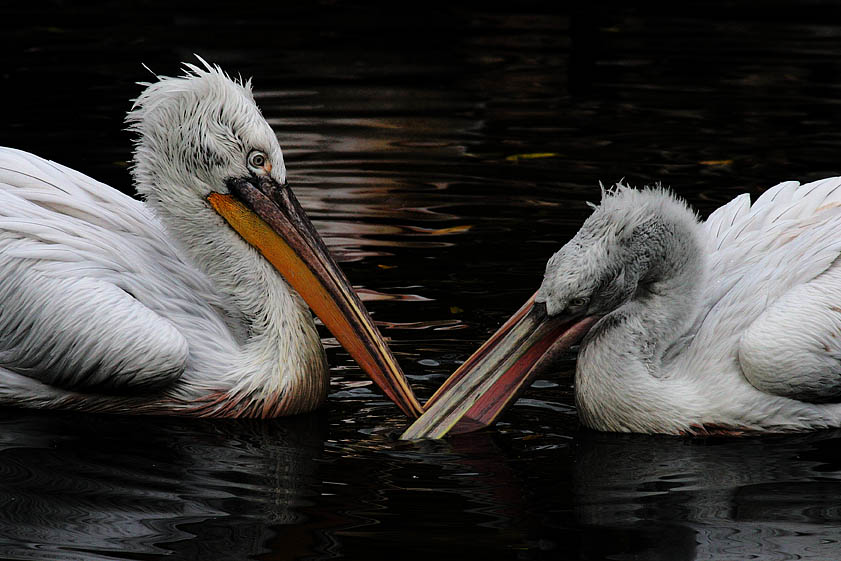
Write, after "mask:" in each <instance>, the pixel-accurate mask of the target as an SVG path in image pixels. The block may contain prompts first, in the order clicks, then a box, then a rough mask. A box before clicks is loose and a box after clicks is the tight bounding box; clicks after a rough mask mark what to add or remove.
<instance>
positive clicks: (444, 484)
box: [0, 1, 841, 561]
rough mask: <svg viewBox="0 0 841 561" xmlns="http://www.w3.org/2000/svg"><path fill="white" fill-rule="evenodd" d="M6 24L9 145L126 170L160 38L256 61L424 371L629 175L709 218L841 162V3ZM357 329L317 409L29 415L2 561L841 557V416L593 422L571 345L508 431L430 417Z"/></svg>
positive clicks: (8, 491)
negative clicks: (373, 363)
mask: <svg viewBox="0 0 841 561" xmlns="http://www.w3.org/2000/svg"><path fill="white" fill-rule="evenodd" d="M518 6H519V7H518ZM0 31H2V38H0V41H2V43H0V45H2V47H3V48H2V50H1V51H0V99H2V101H3V103H2V104H0V105H2V108H0V117H2V120H0V125H2V126H0V144H6V145H11V146H16V147H19V148H24V149H27V150H31V151H33V152H36V153H38V154H40V155H43V156H46V157H49V158H52V159H55V160H58V161H60V162H62V163H65V164H67V165H70V166H72V167H75V168H77V169H80V170H82V171H84V172H85V173H88V174H90V175H92V176H94V177H96V178H98V179H101V180H104V181H106V182H108V183H110V184H112V185H114V186H115V187H118V188H121V189H126V190H130V183H129V177H128V174H127V171H126V161H127V159H128V158H129V153H130V143H129V137H128V135H127V134H126V133H124V132H122V130H121V129H122V122H121V120H122V116H123V114H124V113H125V111H126V110H127V109H128V108H129V106H130V104H129V101H128V100H129V99H130V98H132V97H134V96H135V95H137V93H138V92H139V91H140V89H141V88H140V87H139V86H136V85H134V82H136V81H142V80H147V79H149V75H148V73H147V72H146V71H145V70H144V69H143V68H142V67H141V63H145V64H147V65H148V66H149V67H150V68H152V69H153V70H154V71H155V72H158V73H161V74H174V73H177V72H178V65H179V62H180V61H185V60H190V59H191V57H192V53H199V54H201V55H202V56H204V57H205V58H207V59H208V60H210V61H213V62H218V63H220V64H222V65H223V66H224V67H225V68H226V69H228V70H229V71H230V72H232V73H242V74H243V75H245V76H253V77H254V87H255V91H256V94H257V96H258V98H259V99H258V101H259V103H260V105H261V106H262V108H263V112H264V114H265V116H266V117H267V118H268V119H269V120H270V122H271V123H272V125H273V126H274V127H275V130H276V131H277V133H278V135H279V137H280V139H281V144H282V145H283V146H284V149H285V154H286V160H287V167H288V170H289V174H290V179H291V181H292V182H293V185H295V186H296V192H297V193H298V196H299V198H300V199H301V201H302V204H303V205H304V206H305V207H306V208H307V210H308V211H309V212H310V213H311V215H312V217H313V218H314V220H315V222H316V225H317V226H318V228H319V229H320V231H321V232H322V233H323V234H324V235H325V237H326V238H327V241H328V243H329V245H330V246H331V248H332V249H333V250H334V251H335V252H336V255H337V256H338V257H339V258H340V259H341V261H342V264H343V266H344V268H345V269H346V272H347V274H348V276H349V277H350V278H351V280H352V281H353V282H354V283H355V284H357V285H358V286H359V287H360V288H361V289H363V291H364V294H365V296H366V298H367V299H368V306H369V309H370V311H371V312H372V313H373V314H374V317H375V319H376V320H377V321H378V322H379V323H380V326H381V329H382V330H383V332H384V334H385V335H386V336H388V337H390V338H391V340H392V343H393V348H394V350H395V352H396V354H397V356H398V358H399V360H400V361H401V363H402V365H403V367H404V369H405V370H406V372H407V374H408V375H409V376H410V377H411V379H412V382H413V385H414V387H415V388H416V391H417V392H418V393H419V394H420V395H421V396H423V397H426V396H428V395H429V394H431V392H432V391H434V389H435V388H436V387H437V386H438V385H439V384H440V383H441V382H442V381H443V379H444V378H445V377H446V375H447V374H448V373H449V372H450V371H451V370H452V369H453V368H454V367H455V366H456V365H457V364H458V362H459V361H460V360H463V359H464V358H466V356H467V355H469V353H470V352H471V351H472V350H474V349H475V348H476V347H477V346H478V344H479V343H480V342H481V341H482V340H483V339H484V338H485V337H486V336H487V335H489V334H490V333H491V332H492V331H493V330H494V329H495V328H496V327H497V326H498V325H499V323H500V322H501V321H502V320H503V319H504V318H506V317H507V315H508V314H510V313H511V312H513V311H514V310H515V309H516V308H517V306H518V305H519V304H520V303H521V302H522V301H523V300H524V299H525V298H526V297H527V296H528V295H529V294H531V292H532V291H533V290H534V289H535V288H536V286H537V285H538V283H539V279H540V275H541V273H542V269H543V265H544V263H545V261H546V259H547V258H548V257H549V256H550V255H551V254H552V253H553V252H554V251H555V250H556V249H557V248H558V247H559V246H560V245H561V244H562V243H563V241H565V240H566V239H568V238H569V237H570V236H571V235H572V234H573V233H574V232H575V230H576V229H577V227H578V225H579V224H580V223H581V222H582V220H583V219H584V217H585V216H586V215H587V207H586V201H588V200H591V201H595V200H597V199H598V196H599V191H598V181H600V180H601V181H604V182H606V183H608V182H612V181H616V180H618V179H621V178H625V179H626V180H627V181H628V182H630V183H632V184H636V185H640V184H645V183H653V182H658V181H660V182H663V183H664V184H667V185H670V186H672V187H673V188H674V189H675V190H676V191H677V192H679V193H680V194H682V195H683V196H685V197H686V198H687V199H689V201H690V202H691V203H693V204H694V205H695V206H696V207H697V208H698V209H699V210H700V211H701V213H702V214H707V213H709V212H710V211H711V210H712V209H713V208H715V207H716V206H718V205H719V204H721V203H722V202H724V201H726V200H728V199H729V198H731V197H732V196H733V195H735V194H737V193H741V192H744V191H749V192H751V193H754V194H757V193H759V192H761V191H762V190H763V189H765V188H767V187H769V186H771V185H773V184H774V183H776V182H777V181H780V180H784V179H801V180H811V179H817V178H819V177H823V176H827V175H837V174H839V173H841V159H839V156H841V11H840V10H838V9H836V8H835V7H834V4H833V3H831V2H808V3H800V4H795V3H780V2H774V3H764V4H761V7H758V6H757V5H754V4H753V3H747V2H744V3H736V2H724V3H721V2H719V3H709V2H706V3H697V4H695V3H681V4H680V5H679V6H658V7H657V8H653V7H652V8H628V7H626V6H624V4H620V3H601V2H588V3H586V5H583V6H580V7H577V8H575V9H565V8H562V9H560V10H558V9H557V7H555V6H554V4H540V3H536V2H526V3H524V4H518V5H515V3H511V4H499V5H495V4H493V3H478V2H476V3H472V4H469V5H465V6H450V5H446V4H443V3H442V4H434V3H432V4H430V3H425V4H423V5H420V6H417V7H413V8H406V7H401V6H399V4H398V3H393V4H389V3H382V4H376V3H371V4H363V3H354V4H345V3H336V2H326V1H325V2H320V3H318V4H307V3H303V2H297V3H288V4H286V5H284V3H270V4H268V3H267V4H257V5H251V4H246V3H236V4H230V5H223V6H216V5H214V4H212V3H196V4H193V5H182V4H179V5H178V6H175V3H174V2H161V1H146V2H140V3H137V4H135V5H134V7H132V8H131V9H129V8H127V7H126V6H125V5H124V3H117V2H97V3H95V4H94V5H93V6H92V7H87V6H86V7H79V6H75V5H74V3H71V2H60V1H53V2H46V3H41V4H39V5H38V6H36V5H35V3H29V4H26V3H22V2H16V3H14V4H11V5H10V4H0ZM529 154H531V155H534V154H540V155H542V156H543V157H539V158H526V157H523V155H529ZM325 343H326V344H327V345H328V347H329V358H330V361H331V364H332V365H333V373H334V379H333V392H332V394H331V398H330V403H329V408H328V409H327V410H326V411H323V412H321V413H320V414H317V415H312V416H306V417H300V418H292V419H283V420H277V421H271V422H253V423H251V422H249V423H243V422H196V421H187V420H177V419H176V420H173V419H132V418H114V417H99V416H86V415H65V414H45V413H36V412H26V411H18V410H5V411H0V558H4V559H55V560H66V559H133V560H153V559H165V558H166V559H202V560H203V559H214V560H216V559H249V558H251V559H260V560H269V559H299V558H300V559H303V558H311V559H332V558H347V559H395V558H398V559H402V558H405V559H415V558H429V557H430V556H433V558H439V559H474V558H483V559H518V560H519V559H587V560H590V559H620V560H629V559H646V560H647V559H662V560H669V561H672V560H689V559H713V560H741V559H761V560H777V559H780V560H782V559H836V558H841V434H838V433H835V432H824V433H818V434H813V435H804V436H787V437H779V436H775V437H766V438H750V439H737V440H715V439H712V440H685V439H676V438H664V437H639V436H621V435H603V434H595V433H590V432H586V431H582V430H580V429H579V427H578V424H577V420H576V416H575V410H574V406H573V400H572V397H571V395H572V394H571V385H572V379H571V373H572V371H573V362H572V361H571V360H568V361H566V362H564V363H563V364H561V365H560V366H559V368H558V373H557V375H556V376H553V377H551V378H547V379H544V380H539V381H538V382H537V383H536V384H535V386H536V387H534V388H532V389H531V390H530V391H529V392H528V393H527V394H526V395H525V396H524V397H523V398H522V399H521V400H520V401H518V402H517V403H516V404H515V405H514V406H513V407H512V408H511V410H510V411H508V412H507V413H506V415H505V416H504V417H503V419H502V422H500V423H499V425H498V427H497V428H496V429H495V430H493V431H489V432H486V433H482V434H476V435H470V436H465V437H459V438H454V439H451V440H449V441H446V442H429V443H401V442H398V441H395V440H394V435H395V433H398V432H399V431H400V429H401V428H402V426H403V424H404V420H403V419H402V418H401V416H400V414H399V412H398V411H397V410H396V408H395V407H393V406H392V405H390V404H389V403H388V402H387V401H385V400H384V399H383V398H382V396H381V395H380V394H379V393H377V392H375V391H373V390H372V388H371V386H370V384H369V383H367V381H366V379H365V378H364V376H362V375H361V373H360V371H359V369H358V368H357V367H356V366H355V365H354V364H353V363H352V362H351V361H350V360H349V359H348V357H347V355H346V354H345V353H344V351H342V350H341V349H339V348H337V347H336V345H335V344H334V342H332V341H330V340H329V339H326V340H325Z"/></svg>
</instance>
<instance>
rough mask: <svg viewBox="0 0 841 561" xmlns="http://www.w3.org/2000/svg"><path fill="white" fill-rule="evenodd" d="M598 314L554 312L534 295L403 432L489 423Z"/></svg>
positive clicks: (426, 434)
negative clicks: (576, 315) (556, 314)
mask: <svg viewBox="0 0 841 561" xmlns="http://www.w3.org/2000/svg"><path fill="white" fill-rule="evenodd" d="M597 320H598V317H595V316H590V317H583V318H581V317H579V318H572V317H567V318H564V317H549V316H548V315H547V314H546V307H545V306H544V305H543V304H535V302H534V296H532V297H531V298H529V300H528V301H527V302H526V303H525V304H524V305H523V306H522V307H521V308H520V309H519V311H517V313H516V314H514V315H513V316H511V318H510V319H509V320H508V321H506V322H505V324H503V326H502V327H500V328H499V330H498V331H497V332H496V333H494V334H493V336H492V337H491V338H490V339H488V341H487V342H485V344H484V345H482V346H481V347H480V348H479V350H477V351H476V352H475V353H473V355H472V356H471V357H470V358H468V359H467V360H466V361H465V362H464V364H462V365H461V366H460V367H459V368H458V369H457V370H456V371H455V372H453V374H452V375H451V376H450V377H449V378H448V379H447V381H445V382H444V384H443V385H442V386H441V387H440V388H439V389H438V391H437V392H435V394H434V395H433V396H432V397H431V398H430V399H429V401H428V402H427V403H426V406H425V409H426V411H425V413H424V414H423V415H421V417H420V418H418V419H417V420H416V421H415V422H414V423H413V424H412V425H411V426H410V427H409V428H408V429H407V430H406V432H404V433H403V435H402V436H401V437H400V438H402V439H404V440H410V439H418V438H442V437H443V436H445V435H446V434H448V433H454V434H457V433H464V432H472V431H475V430H479V429H482V428H484V427H487V426H489V425H491V424H493V422H494V421H495V420H496V419H497V417H499V415H500V414H501V413H502V411H503V410H504V409H505V408H506V407H507V406H508V405H509V404H510V403H511V402H513V401H514V399H515V398H516V396H517V394H518V393H520V391H522V390H523V389H524V388H526V387H528V383H529V380H531V379H532V378H533V377H534V376H535V375H536V374H537V373H538V372H541V371H543V370H545V368H547V367H548V366H550V365H551V364H552V363H553V362H555V360H556V359H557V358H558V356H559V355H560V354H561V353H563V352H564V351H565V350H566V349H568V348H569V347H570V346H572V345H574V344H575V343H577V342H578V341H580V340H581V339H582V338H583V337H584V335H586V334H587V331H589V330H590V328H591V327H592V326H593V324H594V323H595V322H596V321H597Z"/></svg>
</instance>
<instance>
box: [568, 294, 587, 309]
mask: <svg viewBox="0 0 841 561" xmlns="http://www.w3.org/2000/svg"><path fill="white" fill-rule="evenodd" d="M589 303H590V299H589V298H585V297H583V296H582V297H580V298H573V299H572V300H570V301H569V307H570V308H583V307H584V306H586V305H587V304H589Z"/></svg>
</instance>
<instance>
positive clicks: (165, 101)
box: [126, 58, 286, 206]
mask: <svg viewBox="0 0 841 561" xmlns="http://www.w3.org/2000/svg"><path fill="white" fill-rule="evenodd" d="M199 60H200V61H201V63H202V67H199V66H196V65H193V64H185V68H184V75H183V76H181V77H177V78H171V77H165V76H159V77H158V79H159V81H158V82H154V83H144V84H142V85H144V86H146V89H145V90H144V91H143V92H142V93H141V94H140V96H138V98H137V99H136V100H135V102H134V106H133V107H132V110H131V111H130V112H129V114H128V116H127V117H126V122H127V123H128V125H129V130H130V131H132V132H135V133H137V134H138V138H137V139H136V141H135V154H134V164H133V168H132V170H133V174H134V178H135V182H136V186H137V191H138V193H139V194H140V195H142V196H143V197H144V198H146V199H147V201H148V202H150V203H152V204H153V205H154V206H160V205H164V206H171V205H174V204H175V205H177V204H178V203H179V200H181V199H183V198H184V197H190V198H192V199H195V198H198V197H201V198H204V197H206V196H207V195H208V194H209V193H210V192H211V191H216V192H225V191H226V188H225V184H224V181H225V179H227V178H230V177H243V176H247V175H248V174H249V169H248V166H247V163H246V161H247V158H248V154H249V152H251V151H252V150H260V151H262V152H265V153H266V154H267V155H268V158H269V161H270V162H271V163H272V167H273V169H272V176H273V177H274V178H275V179H276V180H278V181H279V182H283V181H285V180H286V169H285V167H284V165H283V154H282V152H281V150H280V146H279V145H278V142H277V137H276V136H275V134H274V132H273V131H272V129H271V127H269V125H268V123H266V121H265V120H264V119H263V116H262V115H261V113H260V110H259V109H258V107H257V105H256V104H255V102H254V96H253V95H252V93H251V82H250V81H246V82H243V81H242V80H241V79H240V80H234V79H232V78H231V77H230V76H228V75H227V74H225V73H224V72H223V71H222V69H221V68H219V66H211V65H210V64H208V63H207V62H205V61H204V60H202V59H201V58H199ZM188 206H189V205H188Z"/></svg>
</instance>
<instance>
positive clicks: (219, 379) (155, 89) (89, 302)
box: [0, 64, 328, 417]
mask: <svg viewBox="0 0 841 561" xmlns="http://www.w3.org/2000/svg"><path fill="white" fill-rule="evenodd" d="M128 122H129V123H130V126H131V128H132V129H133V130H134V131H135V132H136V133H137V134H138V139H137V145H136V154H135V162H134V168H133V172H134V176H135V180H136V186H137V190H138V192H139V193H141V194H142V195H143V196H144V198H145V199H146V202H145V203H144V202H139V201H136V200H133V199H132V198H130V197H128V196H126V195H123V194H121V193H119V192H117V191H115V190H114V189H112V188H110V187H108V186H106V185H104V184H102V183H99V182H97V181H95V180H93V179H91V178H89V177H86V176H85V175H82V174H80V173H78V172H75V171H73V170H71V169H69V168H66V167H64V166H61V165H59V164H56V163H53V162H50V161H47V160H44V159H41V158H39V157H37V156H34V155H31V154H27V153H25V152H21V151H17V150H13V149H8V148H4V149H0V404H18V405H21V404H22V405H28V406H32V407H60V408H73V409H81V410H88V411H109V412H132V413H137V412H141V413H168V412H175V413H184V414H194V415H203V416H217V415H218V416H261V417H270V416H275V415H279V414H289V413H295V412H300V411H305V410H309V409H313V408H315V407H317V406H318V405H320V404H321V403H322V402H323V401H324V399H325V397H326V391H327V386H328V378H327V365H326V360H325V356H324V351H323V349H322V347H321V344H320V339H319V337H318V334H317V332H316V329H315V326H314V323H313V320H312V315H311V313H310V311H309V309H308V308H307V306H306V304H305V303H304V302H303V301H302V299H301V298H300V297H299V296H298V295H297V294H296V293H295V292H294V291H293V290H291V289H290V288H289V286H288V285H287V284H286V282H285V281H284V280H283V279H282V278H281V277H280V275H278V273H277V271H275V270H274V269H273V268H272V266H271V265H270V264H269V263H268V262H267V261H266V259H264V258H263V257H262V256H261V255H260V253H259V252H258V251H257V250H255V249H254V248H253V247H251V246H250V245H249V244H247V243H246V242H245V241H244V240H243V239H242V238H241V237H240V236H239V235H238V234H237V233H236V232H235V231H234V230H233V229H232V228H231V227H229V226H228V224H226V223H225V221H224V220H223V218H222V217H220V215H219V214H217V213H216V212H214V210H213V209H212V208H210V206H209V205H208V204H207V201H206V200H205V199H206V197H207V196H208V194H209V193H210V192H213V191H219V190H220V188H222V189H224V185H225V183H224V182H225V180H226V179H228V178H231V177H241V176H245V175H248V174H249V173H252V174H253V170H249V168H248V164H247V161H246V160H247V157H248V154H249V150H254V149H258V150H260V151H261V152H262V153H263V154H265V155H266V156H267V158H268V159H269V161H271V163H272V165H271V166H266V169H265V170H262V169H261V170H260V173H266V174H269V175H270V177H271V179H272V180H274V181H276V182H277V183H278V184H284V183H285V180H286V170H285V167H284V165H283V156H282V153H281V151H280V146H279V145H278V142H277V139H276V137H275V135H274V133H273V132H272V130H271V128H270V127H269V125H268V124H267V123H266V122H265V120H264V119H263V118H262V116H261V115H260V111H259V109H258V108H257V106H256V105H255V103H254V100H253V97H252V95H251V91H250V84H248V83H246V84H242V83H240V82H235V81H233V80H231V79H230V78H229V77H227V76H226V75H225V74H224V73H223V72H222V71H221V70H220V69H219V68H218V67H211V66H209V65H207V64H205V67H204V68H198V67H196V66H192V65H188V72H187V74H186V75H185V76H184V77H182V78H161V79H160V81H158V82H156V83H154V84H149V85H148V87H147V89H146V90H145V91H144V93H143V94H142V95H141V96H140V97H139V98H138V100H137V101H136V103H135V107H134V109H133V111H132V112H131V113H130V114H129V117H128Z"/></svg>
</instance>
